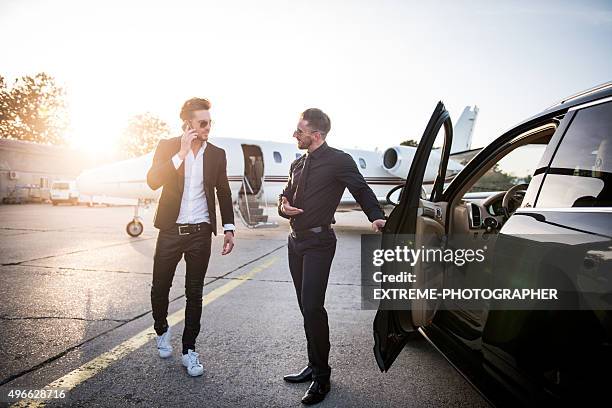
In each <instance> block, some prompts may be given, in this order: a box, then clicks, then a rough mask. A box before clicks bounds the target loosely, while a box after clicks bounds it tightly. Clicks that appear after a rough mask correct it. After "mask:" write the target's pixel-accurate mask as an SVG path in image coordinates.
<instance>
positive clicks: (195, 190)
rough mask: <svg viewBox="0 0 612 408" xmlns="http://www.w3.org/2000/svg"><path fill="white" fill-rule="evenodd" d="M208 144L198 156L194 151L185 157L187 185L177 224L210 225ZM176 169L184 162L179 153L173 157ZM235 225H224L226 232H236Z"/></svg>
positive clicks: (201, 148) (185, 185)
mask: <svg viewBox="0 0 612 408" xmlns="http://www.w3.org/2000/svg"><path fill="white" fill-rule="evenodd" d="M206 146H207V143H206V142H204V143H203V144H202V147H200V150H198V153H197V154H196V155H194V154H193V150H192V149H189V153H187V156H185V183H184V185H183V197H182V198H181V209H180V211H179V215H178V218H177V219H176V222H177V224H199V223H201V222H207V223H209V224H210V214H209V213H208V202H207V201H206V194H204V150H205V149H206ZM172 162H173V163H174V167H175V168H176V169H178V168H179V167H181V163H182V162H183V160H181V159H180V157H179V155H178V153H177V154H175V155H174V156H173V157H172ZM235 229H236V227H235V226H234V224H224V225H223V230H224V231H234V230H235Z"/></svg>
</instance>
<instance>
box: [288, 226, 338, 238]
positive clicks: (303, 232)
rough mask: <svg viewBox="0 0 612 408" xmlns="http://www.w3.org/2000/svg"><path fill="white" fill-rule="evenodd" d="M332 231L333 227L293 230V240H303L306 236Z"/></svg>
mask: <svg viewBox="0 0 612 408" xmlns="http://www.w3.org/2000/svg"><path fill="white" fill-rule="evenodd" d="M331 229H332V227H331V225H321V226H320V227H314V228H308V229H304V230H294V229H293V228H291V236H292V237H293V238H302V237H304V236H308V235H311V234H319V233H321V232H324V231H329V230H331Z"/></svg>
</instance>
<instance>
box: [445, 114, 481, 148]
mask: <svg viewBox="0 0 612 408" xmlns="http://www.w3.org/2000/svg"><path fill="white" fill-rule="evenodd" d="M477 116H478V107H477V106H474V109H472V108H471V106H466V107H465V109H463V113H462V114H461V116H460V117H459V120H458V121H457V123H456V124H455V127H454V129H453V145H452V147H451V154H453V153H458V152H464V151H466V150H470V149H471V148H472V134H473V133H474V125H475V124H476V117H477Z"/></svg>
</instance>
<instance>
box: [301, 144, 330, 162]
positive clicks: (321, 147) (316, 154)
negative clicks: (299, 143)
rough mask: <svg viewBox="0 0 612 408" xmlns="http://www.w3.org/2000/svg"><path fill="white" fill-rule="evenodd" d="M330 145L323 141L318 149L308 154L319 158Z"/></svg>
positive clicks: (307, 154)
mask: <svg viewBox="0 0 612 408" xmlns="http://www.w3.org/2000/svg"><path fill="white" fill-rule="evenodd" d="M328 147H329V146H328V145H327V142H323V144H322V145H321V146H319V148H318V149H317V150H315V151H314V152H312V153H306V156H307V157H312V158H313V159H316V158H319V157H321V155H322V154H323V153H324V152H325V150H327V148H328Z"/></svg>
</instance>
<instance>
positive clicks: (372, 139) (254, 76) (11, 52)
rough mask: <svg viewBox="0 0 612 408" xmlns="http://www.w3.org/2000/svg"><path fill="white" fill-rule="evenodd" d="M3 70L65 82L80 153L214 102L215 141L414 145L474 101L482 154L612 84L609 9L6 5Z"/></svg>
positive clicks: (2, 10) (4, 0) (7, 1)
mask: <svg viewBox="0 0 612 408" xmlns="http://www.w3.org/2000/svg"><path fill="white" fill-rule="evenodd" d="M0 38H2V58H1V59H0V75H2V76H4V77H6V78H7V79H8V80H9V81H10V80H12V79H14V78H16V77H19V76H21V75H34V74H35V73H37V72H41V71H44V72H47V73H49V74H50V75H52V76H54V77H55V78H56V80H57V82H58V83H59V84H60V85H61V86H63V87H64V88H65V89H66V92H67V100H68V103H69V109H70V115H71V128H70V131H69V135H68V136H69V137H70V139H71V141H72V144H73V146H75V147H80V148H86V149H89V150H97V151H102V150H106V151H108V150H112V148H113V147H114V142H115V140H116V137H118V136H119V135H120V134H121V132H122V131H123V129H124V128H125V127H126V125H127V122H128V119H129V117H131V116H133V115H136V114H141V113H144V112H150V113H152V114H154V115H156V116H158V117H160V118H161V119H163V120H165V121H166V122H167V123H168V124H169V125H170V127H171V128H172V131H173V135H178V134H179V131H180V123H181V122H180V119H179V117H178V114H179V111H180V107H181V105H182V103H183V102H184V101H185V100H186V99H188V98H191V97H193V96H198V97H206V98H208V99H210V100H211V102H212V105H213V106H212V110H211V114H212V116H213V119H214V120H215V125H214V129H213V130H212V132H211V141H213V140H214V137H237V138H249V139H261V140H272V141H285V142H293V139H292V132H293V129H295V126H296V123H297V121H298V117H299V114H300V112H302V111H303V110H305V109H306V108H309V107H318V108H321V109H323V110H324V111H325V112H326V113H328V114H329V115H330V117H331V120H332V131H331V132H330V134H329V136H328V142H329V144H330V145H333V146H336V147H358V148H366V149H375V148H379V149H386V148H387V147H390V146H393V145H397V144H399V143H400V142H401V141H403V140H406V139H415V140H419V139H420V137H421V135H422V132H423V130H424V128H425V125H426V123H427V120H428V119H429V116H430V114H431V112H432V111H433V109H434V107H435V104H436V103H437V101H439V100H442V101H443V102H444V103H445V105H446V107H447V109H448V110H449V112H450V113H451V117H452V118H454V119H455V120H456V119H457V118H458V117H459V115H460V114H461V112H462V110H463V108H464V106H466V105H472V106H473V105H477V106H478V107H479V109H480V113H479V117H478V119H477V122H476V127H475V132H474V139H473V144H472V146H473V147H480V146H484V145H486V144H487V143H488V142H490V141H491V140H493V139H494V138H495V137H497V136H499V135H500V134H501V133H502V132H503V131H504V130H507V129H509V128H511V127H512V126H514V125H515V124H517V123H519V122H520V121H522V120H524V119H526V118H528V117H530V116H532V115H534V114H536V113H538V112H539V111H541V110H543V109H544V108H546V107H548V106H550V105H552V104H553V103H555V102H557V101H558V100H560V99H562V98H564V97H566V96H568V95H571V94H574V93H576V92H578V91H581V90H584V89H586V88H590V87H592V86H595V85H598V84H601V83H604V82H607V81H611V80H612V2H605V1H604V2H596V1H595V2H594V1H581V2H571V1H568V2H564V1H551V2H547V1H539V2H531V1H516V2H515V1H508V2H501V1H495V2H490V1H436V2H423V1H406V0H403V1H384V0H383V1H332V0H328V1H266V0H260V1H256V2H254V1H232V0H224V1H187V0H184V1H181V0H173V1H171V2H170V1H167V2H157V1H151V0H149V1H113V0H107V1H104V2H96V3H92V2H85V1H61V0H55V1H51V2H45V1H34V0H0Z"/></svg>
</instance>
